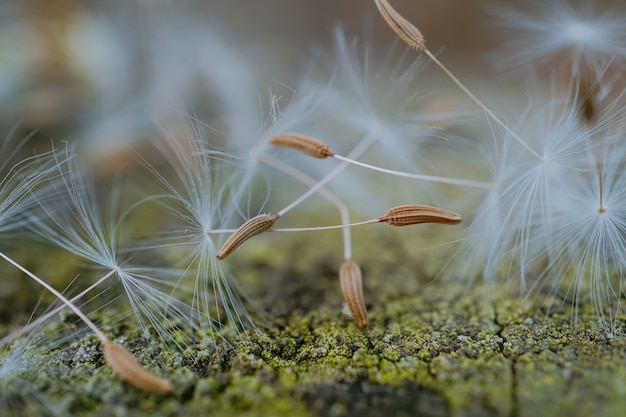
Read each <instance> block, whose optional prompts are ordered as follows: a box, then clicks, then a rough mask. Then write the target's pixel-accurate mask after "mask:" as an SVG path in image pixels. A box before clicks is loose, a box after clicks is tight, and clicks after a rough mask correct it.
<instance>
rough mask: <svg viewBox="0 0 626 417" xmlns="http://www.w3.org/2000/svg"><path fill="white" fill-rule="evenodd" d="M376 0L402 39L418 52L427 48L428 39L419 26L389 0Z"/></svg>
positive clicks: (390, 24)
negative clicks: (398, 10)
mask: <svg viewBox="0 0 626 417" xmlns="http://www.w3.org/2000/svg"><path fill="white" fill-rule="evenodd" d="M374 2H375V3H376V6H377V7H378V11H379V12H380V14H381V15H382V17H383V18H384V19H385V22H387V25H388V26H389V27H390V28H391V30H393V31H394V33H395V34H396V35H397V36H398V37H399V38H400V39H402V40H403V41H404V42H405V43H406V44H407V45H409V46H410V47H411V48H413V49H415V50H416V51H418V52H419V51H423V50H425V49H426V40H425V39H424V36H423V35H422V32H420V31H419V29H418V28H416V27H415V26H414V25H413V24H412V23H411V22H409V21H408V20H406V19H405V18H404V17H403V16H402V15H401V14H400V13H398V12H397V11H396V9H394V8H393V7H391V5H390V4H389V2H388V1H387V0H374Z"/></svg>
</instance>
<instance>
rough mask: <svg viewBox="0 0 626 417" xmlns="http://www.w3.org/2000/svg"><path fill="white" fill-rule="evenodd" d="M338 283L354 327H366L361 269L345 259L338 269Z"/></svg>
mask: <svg viewBox="0 0 626 417" xmlns="http://www.w3.org/2000/svg"><path fill="white" fill-rule="evenodd" d="M339 281H340V282H341V291H342V292H343V298H344V299H345V300H346V304H348V308H349V309H350V311H351V312H352V317H354V321H355V322H356V325H357V326H359V327H360V328H361V329H363V328H365V327H367V325H368V319H367V309H366V308H365V299H364V298H363V278H362V277H361V268H359V266H358V265H357V264H356V263H354V261H352V260H351V259H347V260H346V261H345V262H344V263H343V265H341V268H340V269H339Z"/></svg>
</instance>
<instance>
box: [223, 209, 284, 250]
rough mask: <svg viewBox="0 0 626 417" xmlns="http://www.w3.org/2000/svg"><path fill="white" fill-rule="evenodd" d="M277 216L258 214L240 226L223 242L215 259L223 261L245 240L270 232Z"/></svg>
mask: <svg viewBox="0 0 626 417" xmlns="http://www.w3.org/2000/svg"><path fill="white" fill-rule="evenodd" d="M277 218H278V216H276V215H271V214H259V215H258V216H256V217H253V218H251V219H250V220H248V221H247V222H245V223H244V224H242V225H241V227H240V228H239V229H237V231H236V232H235V233H233V234H232V235H230V237H229V238H228V239H227V240H226V242H224V244H223V245H222V247H221V248H220V250H219V251H218V252H217V259H220V260H222V259H224V258H226V257H227V256H228V255H230V254H231V253H233V252H234V251H235V249H237V248H238V247H239V246H241V245H242V244H243V243H244V242H245V241H246V240H248V239H250V238H251V237H253V236H256V235H258V234H260V233H263V232H267V231H268V230H270V229H271V228H272V227H273V226H274V223H276V219H277Z"/></svg>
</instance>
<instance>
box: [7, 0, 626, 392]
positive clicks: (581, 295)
mask: <svg viewBox="0 0 626 417" xmlns="http://www.w3.org/2000/svg"><path fill="white" fill-rule="evenodd" d="M579 3H580V4H579ZM495 13H496V16H497V17H498V25H499V26H501V27H502V28H504V29H508V30H509V31H510V32H511V33H509V34H508V35H507V37H506V38H505V39H506V40H505V41H503V43H502V49H501V50H499V51H497V52H496V53H493V54H492V55H491V56H492V58H493V59H494V62H497V63H498V64H499V68H500V69H505V70H506V71H508V70H509V69H510V68H514V69H515V71H516V74H525V75H524V77H526V79H528V80H529V85H530V84H531V85H533V88H534V89H536V90H539V91H542V92H541V93H539V94H530V95H529V97H530V98H529V105H528V107H527V109H526V111H525V112H524V113H523V114H514V115H508V116H506V120H508V123H507V124H508V125H509V127H510V129H511V130H510V131H506V130H503V129H502V128H501V127H500V126H499V125H498V124H497V123H493V122H494V120H493V118H492V117H491V116H490V115H489V116H486V117H479V118H473V119H472V118H470V114H469V112H468V110H467V109H468V108H469V105H468V104H467V102H464V103H452V104H450V103H446V106H445V107H444V110H442V109H441V103H440V102H438V101H437V100H438V98H437V92H436V91H433V89H432V88H431V87H430V86H424V85H422V84H420V76H421V75H422V72H423V71H424V70H425V69H426V67H427V65H426V63H427V60H426V58H425V57H421V56H418V53H416V52H415V51H411V50H409V49H405V48H404V47H403V46H402V45H401V44H400V43H399V42H396V43H394V44H393V45H391V46H386V49H388V53H387V54H386V55H385V56H383V57H382V59H381V58H380V57H378V56H377V55H376V52H377V51H378V49H377V48H376V47H375V46H373V45H370V44H369V43H368V41H366V40H362V39H358V38H353V37H351V36H349V35H346V34H345V33H344V32H343V31H342V30H340V29H337V30H335V31H334V33H333V40H334V50H333V51H332V53H330V54H326V53H318V54H316V55H315V58H314V59H312V60H311V61H310V64H309V67H308V71H306V73H305V74H304V75H303V76H302V78H301V81H300V82H299V83H298V84H297V86H296V87H295V88H293V89H291V88H288V87H286V86H284V85H280V84H279V83H276V82H274V83H272V86H271V88H270V90H272V93H271V94H270V98H269V100H265V99H261V100H259V96H263V95H264V94H265V91H267V87H265V86H263V87H261V88H259V86H258V85H257V83H256V79H255V74H254V69H255V67H254V65H253V63H251V62H249V61H248V60H247V59H246V57H245V56H243V55H241V54H239V53H237V51H236V49H235V48H233V47H232V46H231V45H229V44H228V43H227V42H224V41H223V36H222V35H221V34H218V32H217V31H212V30H210V29H207V28H206V26H205V25H200V24H199V22H196V21H195V20H194V19H193V18H191V17H190V16H181V15H176V16H175V19H174V21H175V22H178V24H173V23H172V24H170V25H166V24H162V22H163V21H164V20H160V19H156V17H157V16H156V15H153V16H151V17H152V18H153V19H155V22H156V21H158V24H156V23H155V22H151V21H150V20H148V24H147V27H148V30H147V32H148V33H149V35H150V36H144V38H142V39H143V40H144V41H147V42H149V45H141V44H138V45H135V44H133V43H140V42H141V41H140V40H139V39H135V38H131V39H133V41H132V42H127V41H126V39H127V38H128V36H127V35H128V34H129V33H130V29H129V28H114V27H113V25H112V24H109V23H107V22H106V20H102V19H97V18H96V17H95V15H94V16H90V15H83V14H77V15H76V16H75V17H74V19H75V20H73V21H71V22H69V23H68V24H69V25H71V26H70V27H71V28H72V31H75V32H76V33H75V34H74V35H72V36H69V35H68V36H69V37H68V39H65V41H66V42H67V45H66V47H67V52H68V60H71V64H72V65H71V67H72V68H73V71H76V72H77V73H79V74H80V78H81V80H82V81H83V82H84V83H86V84H87V85H88V86H90V88H91V89H92V91H93V92H94V93H95V94H98V95H100V96H101V97H102V98H101V100H100V101H99V102H100V103H101V107H100V108H99V109H98V110H97V111H96V110H92V111H86V110H85V111H83V112H82V113H81V114H80V115H79V118H80V123H77V125H79V126H80V128H77V129H75V132H74V134H73V135H76V136H81V135H82V136H84V137H87V138H89V142H88V143H89V144H90V145H93V144H97V146H96V149H97V150H96V152H95V156H94V152H93V146H86V145H85V143H74V141H70V144H62V145H59V144H57V145H56V146H57V147H58V148H59V150H56V149H54V150H52V151H50V152H47V153H44V154H39V155H37V156H34V157H29V158H26V159H23V160H22V161H21V162H20V161H19V160H16V157H17V155H18V154H19V150H20V146H18V145H19V143H17V142H18V141H16V137H15V136H16V135H14V134H11V135H9V136H8V138H7V139H6V140H5V141H4V143H3V147H2V149H1V152H0V158H1V159H0V169H1V170H2V173H1V174H0V175H2V177H1V178H2V179H1V181H0V197H1V200H0V232H1V233H0V239H1V240H2V242H3V246H2V253H3V254H5V252H6V254H10V252H11V249H12V248H15V247H17V246H18V245H20V244H21V242H20V239H22V237H23V236H27V235H29V234H32V235H33V236H36V238H37V239H42V240H43V241H45V242H47V243H50V244H53V245H56V246H57V247H60V248H62V249H64V250H66V251H67V252H69V253H71V254H73V255H74V256H76V257H77V258H78V259H80V262H83V263H87V265H88V266H89V267H90V268H96V269H97V270H98V271H101V272H100V273H99V274H96V275H94V277H95V278H90V279H87V280H84V279H83V278H82V277H79V278H78V279H75V280H73V281H72V283H71V285H70V286H69V287H68V288H67V289H66V291H67V294H68V297H69V298H70V299H71V300H72V302H74V303H75V304H77V305H81V308H83V309H85V311H86V312H87V313H89V314H94V313H97V312H98V310H100V309H106V308H107V307H108V306H109V303H115V305H116V306H119V305H120V304H121V303H126V304H127V305H130V307H131V308H132V312H133V313H132V315H131V319H132V320H138V321H139V322H140V323H141V327H142V329H143V331H144V334H145V336H146V337H151V336H153V335H158V336H159V337H160V338H161V340H162V341H164V342H165V343H168V344H174V345H177V346H178V347H179V348H180V349H184V348H185V346H186V345H187V344H188V343H189V341H190V340H191V341H193V340H197V339H198V338H200V339H201V338H215V337H216V335H217V336H219V335H220V334H221V333H220V329H221V327H222V326H224V325H229V326H232V328H234V329H238V330H241V329H250V328H252V329H256V326H255V321H254V319H253V318H252V316H251V315H250V314H249V313H248V312H247V311H248V310H249V307H250V305H251V304H250V303H248V302H244V301H242V300H244V299H245V297H243V296H242V294H243V291H242V289H241V288H240V287H239V285H238V284H237V281H236V279H235V277H234V276H233V272H235V273H236V265H234V264H233V265H231V264H229V262H228V261H225V262H220V261H218V260H217V258H216V254H217V251H218V248H219V245H220V244H221V243H222V242H223V241H224V235H225V233H227V232H232V231H233V230H234V229H236V228H237V227H238V226H240V225H241V224H242V223H243V222H244V221H246V220H248V219H249V218H251V217H253V216H254V215H256V214H258V213H260V212H262V211H270V212H279V211H280V209H281V208H283V207H289V210H288V211H290V209H291V206H290V205H289V204H290V202H292V201H296V200H297V198H298V196H299V195H305V196H306V193H307V190H308V189H311V188H312V187H314V186H315V184H320V183H323V184H324V187H317V188H319V189H317V194H319V196H321V197H322V198H323V199H326V200H327V201H329V202H330V204H329V205H328V206H320V205H313V206H314V207H315V208H318V207H324V209H325V210H328V212H329V213H335V212H333V211H332V210H335V209H334V208H333V207H332V206H333V205H334V206H336V208H337V211H336V213H338V216H337V219H340V224H347V223H349V221H350V216H355V217H359V218H362V217H364V216H365V217H368V216H370V217H371V216H376V215H382V214H384V210H385V209H387V208H390V207H392V206H396V205H400V204H406V203H422V204H433V205H440V206H442V207H445V208H447V209H451V210H456V211H459V212H461V214H463V216H464V229H460V230H459V239H458V243H459V245H458V248H457V249H456V252H454V253H450V261H449V262H448V264H447V265H446V268H444V269H443V273H444V274H445V273H446V272H447V271H454V275H460V276H462V277H463V278H464V279H466V280H472V279H474V278H475V277H479V276H480V277H483V278H484V279H486V280H488V281H490V282H495V283H500V282H502V283H504V282H506V281H509V282H515V283H518V284H519V286H520V288H521V290H522V292H523V293H527V292H528V291H529V290H531V289H535V290H542V291H543V290H545V289H546V288H547V289H549V291H551V292H553V293H554V294H555V295H559V296H561V297H565V298H569V299H572V300H573V301H574V303H576V304H578V303H580V302H590V303H592V304H593V306H594V307H595V308H596V310H597V312H598V317H599V323H600V326H603V327H604V328H605V329H606V331H607V333H608V334H614V333H615V332H616V330H617V329H619V328H621V327H622V326H621V324H620V323H622V321H621V320H620V319H619V317H620V313H621V309H622V306H621V299H622V297H623V296H624V290H623V285H624V284H623V278H624V267H625V266H626V244H625V243H626V171H625V170H624V169H625V168H626V166H625V165H626V164H625V162H626V135H625V128H626V125H625V120H626V119H625V117H624V116H625V115H624V111H625V107H624V97H623V93H624V84H623V76H622V74H623V71H624V68H625V67H626V31H624V30H623V29H624V27H626V13H625V12H624V10H619V8H617V7H615V8H612V7H606V5H604V4H602V5H601V4H599V3H597V2H595V1H589V2H573V1H566V0H556V1H550V2H542V1H533V2H526V3H525V4H523V5H520V7H518V8H506V9H504V8H501V9H497V10H496V11H495ZM169 17H170V15H169V14H168V18H169ZM189 21H192V22H194V24H189V23H188V22H189ZM24 31H26V28H24V27H21V28H20V30H19V31H15V33H13V34H12V35H11V36H13V37H16V38H18V37H19V36H24ZM72 31H68V33H70V34H72V33H74V32H72ZM426 35H427V34H426ZM5 36H6V34H5ZM26 38H27V39H30V40H31V41H32V36H30V37H29V36H27V37H26ZM94 43H95V44H97V45H99V46H98V48H94V47H93V45H94ZM135 49H141V50H142V51H143V52H142V53H143V54H144V60H143V61H142V62H141V65H142V66H145V67H146V68H147V71H146V72H145V73H144V74H148V75H144V76H145V77H146V79H144V80H141V81H142V82H141V83H140V85H141V88H138V89H137V91H134V90H133V88H132V87H131V85H136V83H134V82H133V81H137V80H136V79H137V78H141V77H142V75H141V73H140V72H139V70H138V69H137V66H139V65H140V64H139V63H137V62H135V61H134V60H133V57H134V55H133V51H134V50H135ZM87 52H89V53H87ZM99 52H102V54H100V53H99ZM39 53H42V52H41V51H39ZM36 54H37V51H30V52H29V54H27V55H24V56H23V57H22V59H24V60H31V61H32V62H35V61H36V58H34V57H33V56H34V55H36ZM441 59H442V60H444V61H445V53H443V54H441ZM31 61H29V62H31ZM12 62H13V61H12ZM105 63H106V65H105ZM13 65H14V66H13V69H14V71H13V72H10V71H6V72H4V73H1V74H0V77H3V78H4V79H10V81H11V83H12V85H16V84H20V83H23V84H25V85H26V83H27V81H28V80H25V79H23V74H20V72H19V70H15V69H19V68H22V67H23V66H27V65H28V62H26V63H21V64H19V63H14V64H13ZM428 70H429V71H430V70H434V68H432V67H429V68H428ZM118 73H119V75H120V76H119V77H118V76H114V74H118ZM122 75H123V77H122ZM457 76H458V77H460V78H462V77H463V74H457ZM133 78H135V80H133ZM120 83H121V84H120ZM537 87H538V88H537ZM18 90H19V89H13V90H6V91H5V90H1V91H0V93H1V94H2V95H3V97H2V99H3V100H4V101H5V102H12V103H17V102H18V101H19V100H18ZM22 90H24V89H22ZM546 91H547V93H546ZM66 93H67V94H69V92H66ZM64 94H65V93H64ZM200 94H204V95H206V97H208V98H206V97H205V98H204V99H203V101H202V102H200V103H198V104H196V103H195V102H194V100H196V99H197V98H198V95H200ZM265 101H268V102H269V105H267V106H263V105H259V102H265ZM62 102H63V100H60V103H62ZM180 102H184V103H190V104H191V106H190V107H191V108H192V109H193V110H189V111H185V112H184V113H183V114H181V113H173V112H172V111H171V108H172V107H173V106H172V103H176V104H178V103H180ZM53 103H54V101H53ZM461 107H462V108H463V111H460V110H459V109H460V108H461ZM207 108H208V109H207ZM189 113H192V114H191V115H190V114H189ZM200 114H201V115H200ZM205 115H206V118H205V117H204V116H205ZM503 118H504V116H503ZM155 120H156V122H155ZM468 120H470V121H471V122H472V123H482V124H484V126H485V129H484V131H489V132H491V135H490V137H488V138H471V137H467V138H461V137H459V136H460V135H459V134H458V132H463V128H464V126H465V123H467V121H468ZM154 126H156V128H155V127H154ZM449 127H454V129H453V130H454V131H455V132H457V134H456V135H452V134H451V133H449V131H447V129H448V128H449ZM287 132H297V133H302V134H306V135H311V136H313V137H315V138H319V139H321V140H323V141H324V142H326V143H327V144H328V145H329V146H330V147H331V149H332V150H333V151H336V152H338V153H340V154H342V155H346V156H348V157H350V158H352V159H357V160H359V161H363V162H368V163H371V164H375V165H378V166H383V167H386V168H389V169H394V170H397V171H403V172H406V173H410V174H421V175H422V176H423V179H424V178H425V179H428V177H430V179H433V178H435V177H434V176H438V178H442V177H445V181H440V180H435V181H434V182H421V181H417V180H414V179H413V180H411V179H410V178H397V177H387V176H385V175H383V174H380V173H377V174H372V173H371V172H370V171H367V170H365V168H362V167H351V168H349V169H348V165H347V164H346V163H344V162H338V161H335V160H321V161H318V160H312V159H311V158H309V157H306V156H303V155H298V154H296V153H294V152H292V151H289V150H281V151H277V150H275V149H273V148H271V147H270V145H269V144H268V139H269V138H271V137H272V136H275V135H279V134H282V133H287ZM512 132H515V133H513V134H512ZM73 135H72V136H73ZM129 138H132V139H133V141H132V143H131V144H130V145H129V143H128V141H127V140H128V139H129ZM121 139H123V140H121ZM140 139H141V140H140ZM111 143H113V144H114V145H115V147H116V149H117V148H118V147H120V146H124V147H126V146H130V147H132V148H133V151H132V152H131V153H132V154H133V155H134V158H135V159H136V160H137V161H140V165H141V167H142V168H141V169H140V171H141V174H138V175H136V176H135V175H119V177H120V178H116V179H115V180H114V181H113V184H112V185H103V184H102V180H96V178H95V173H94V172H92V163H93V161H94V159H98V157H100V156H102V154H105V153H108V152H110V149H109V148H108V146H109V145H110V144H111ZM103 144H104V146H102V145H103ZM114 155H116V154H114ZM107 160H108V161H110V160H111V159H110V156H109V159H107ZM116 176H118V175H116V174H114V175H113V177H116ZM108 180H110V177H108ZM467 180H475V182H474V183H472V182H471V181H470V182H468V181H467ZM147 182H149V183H147ZM440 182H445V183H447V184H448V185H442V184H438V183H440ZM472 184H474V186H472ZM468 185H469V186H468ZM450 187H455V188H454V190H453V191H451V188H450ZM129 190H132V191H129ZM137 190H140V192H138V191H137ZM337 196H341V198H338V197H337ZM104 201H106V203H105V204H103V202H104ZM304 201H305V200H304V199H303V203H304ZM469 202H471V203H469ZM320 204H321V203H320ZM298 206H299V210H306V207H307V204H298ZM293 208H295V205H294V207H293ZM143 213H151V214H150V215H145V214H143ZM333 215H334V214H333ZM143 217H146V218H147V219H148V220H149V221H151V222H152V223H153V224H152V225H151V226H150V227H149V226H147V225H146V224H143V223H141V222H140V223H139V226H136V225H135V224H134V223H133V222H137V221H138V220H140V219H142V218H143ZM289 217H290V216H289V215H288V214H287V213H286V211H285V214H284V215H281V218H280V221H281V222H282V221H285V222H287V223H285V224H287V225H300V224H299V219H301V217H292V218H291V220H289ZM283 218H284V220H283ZM137 229H140V230H141V232H142V233H143V235H139V236H132V234H131V233H128V232H129V231H135V230H137ZM146 229H147V231H146ZM262 238H263V237H259V238H258V239H262ZM344 242H345V246H346V250H345V253H344V257H345V258H350V257H351V256H352V253H351V241H350V235H349V233H348V231H347V229H344ZM441 250H447V248H446V247H442V248H441ZM6 254H5V256H6V257H8V256H9V255H6ZM237 256H245V252H244V253H242V254H237ZM339 261H340V260H338V264H339ZM442 268H443V265H442ZM36 272H37V273H41V278H42V279H44V280H45V271H36ZM83 272H84V268H83ZM68 278H69V277H68ZM441 285H446V284H445V283H442V284H441ZM109 288H117V290H115V291H111V292H112V293H114V294H113V295H110V294H103V293H104V292H106V291H105V289H109ZM120 299H122V300H126V301H120ZM247 307H248V308H247ZM62 308H63V307H59V306H54V307H51V309H52V310H51V311H52V313H48V314H45V315H42V316H41V317H39V318H38V317H33V321H34V324H32V325H31V326H29V327H27V329H29V330H31V333H30V334H32V333H33V332H35V329H40V328H41V327H42V326H43V325H45V324H48V323H51V322H53V321H54V320H55V319H57V318H58V313H59V311H60V310H61V309H62ZM125 319H127V318H126V317H121V318H120V320H125ZM27 334H29V331H28V330H26V331H24V332H15V333H12V334H10V335H8V336H6V337H5V339H3V343H4V344H5V345H7V344H9V343H13V342H15V341H16V340H19V338H20V337H22V336H24V335H27ZM13 351H14V352H15V354H11V353H9V354H8V355H7V356H4V358H3V359H2V365H0V382H1V381H4V380H6V379H7V378H8V377H9V375H10V374H12V373H14V372H13V369H14V368H15V369H18V368H20V366H22V364H23V363H22V362H21V359H19V358H17V359H16V358H14V356H16V355H17V356H19V357H22V356H24V355H27V351H28V348H24V345H23V344H19V343H18V344H17V345H16V347H14V348H13ZM24 363H26V362H24ZM13 364H15V366H14V365H13ZM24 366H26V365H24ZM20 369H21V368H20ZM1 389H2V385H1V384H0V390H1Z"/></svg>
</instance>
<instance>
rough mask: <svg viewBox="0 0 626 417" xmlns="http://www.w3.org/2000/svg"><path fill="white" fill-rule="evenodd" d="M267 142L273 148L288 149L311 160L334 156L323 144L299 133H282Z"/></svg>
mask: <svg viewBox="0 0 626 417" xmlns="http://www.w3.org/2000/svg"><path fill="white" fill-rule="evenodd" d="M269 142H270V143H271V144H272V145H274V146H281V147H285V148H290V149H293V150H296V151H299V152H302V153H304V154H306V155H309V156H312V157H313V158H319V159H324V158H328V157H329V156H333V155H334V152H331V151H330V149H329V148H328V145H326V144H325V143H324V142H322V141H320V140H318V139H315V138H314V137H311V136H308V135H303V134H301V133H284V134H282V135H279V136H274V137H272V138H270V140H269Z"/></svg>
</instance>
